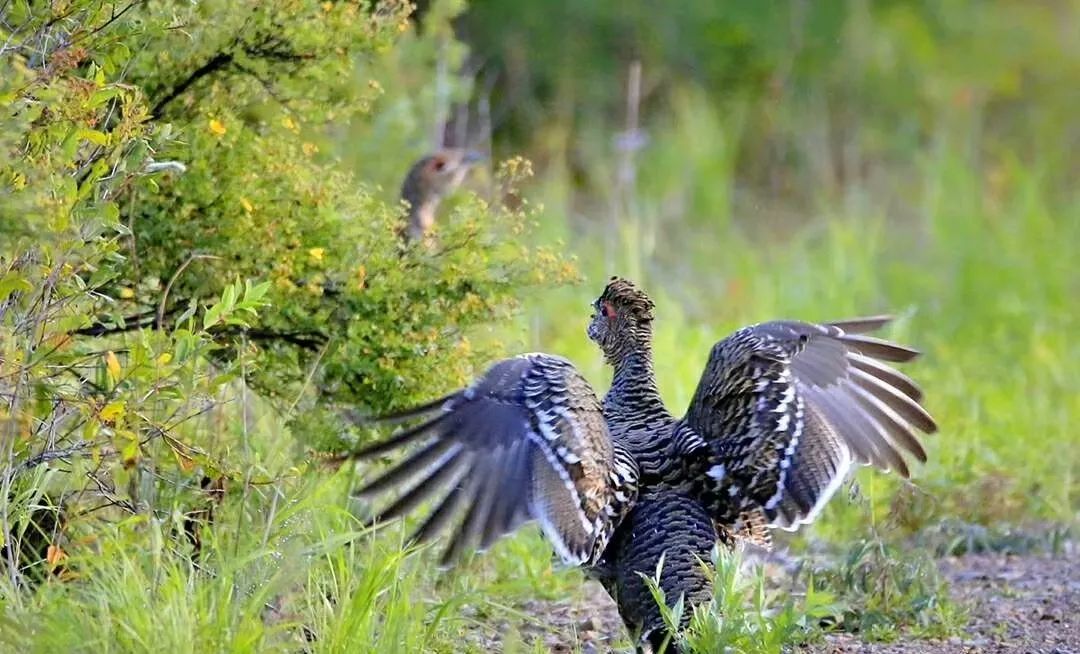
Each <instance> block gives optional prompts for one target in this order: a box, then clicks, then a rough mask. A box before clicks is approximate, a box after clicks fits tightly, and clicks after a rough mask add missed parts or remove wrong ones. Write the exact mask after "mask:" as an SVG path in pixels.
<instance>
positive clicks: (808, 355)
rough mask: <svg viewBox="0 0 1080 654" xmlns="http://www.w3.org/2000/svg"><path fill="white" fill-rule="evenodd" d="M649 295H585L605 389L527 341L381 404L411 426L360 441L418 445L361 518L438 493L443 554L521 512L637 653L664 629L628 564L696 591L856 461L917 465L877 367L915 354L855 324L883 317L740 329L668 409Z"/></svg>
mask: <svg viewBox="0 0 1080 654" xmlns="http://www.w3.org/2000/svg"><path fill="white" fill-rule="evenodd" d="M653 308H654V305H653V303H652V301H651V300H650V299H649V298H648V296H647V295H646V294H645V293H644V292H642V291H641V290H639V289H638V288H636V287H635V286H634V285H633V284H631V283H630V282H628V281H626V280H623V279H619V278H612V280H611V282H610V283H609V284H608V285H607V287H606V288H605V289H604V292H603V294H602V295H601V296H600V297H599V299H597V300H596V302H595V314H594V315H593V317H592V321H591V322H590V324H589V327H588V334H589V338H591V339H592V340H593V341H595V342H596V343H597V344H598V345H599V346H600V348H601V349H602V350H603V352H604V356H605V358H606V360H607V362H608V363H609V364H610V365H611V366H613V367H614V370H615V373H614V378H613V381H612V385H611V389H610V390H609V391H608V393H607V394H606V395H605V396H604V398H603V401H600V400H599V399H598V398H597V396H596V394H595V392H594V391H593V389H592V388H591V387H590V386H589V384H588V382H586V381H585V378H584V377H582V375H581V374H580V373H579V372H578V371H577V370H576V369H575V368H574V365H573V364H572V363H570V362H569V361H567V360H566V359H563V358H561V357H557V356H554V355H550V354H525V355H521V356H517V357H513V358H510V359H506V360H503V361H500V362H498V363H496V364H495V365H493V366H492V367H491V368H490V369H489V370H488V371H487V372H486V373H485V374H484V375H483V376H482V377H481V378H480V379H478V380H477V381H476V382H475V383H473V384H472V385H470V386H468V387H467V388H464V389H462V390H459V391H456V392H454V393H451V394H450V395H447V396H446V397H442V398H439V399H438V400H435V401H433V402H430V403H428V404H425V405H423V406H420V407H417V408H415V409H413V410H411V411H408V412H406V413H404V414H400V415H399V416H395V417H396V418H403V419H409V418H417V419H419V418H422V419H423V422H421V423H420V424H419V425H418V426H416V427H413V428H411V429H408V430H405V431H402V432H400V433H398V434H397V435H395V436H393V437H391V438H390V439H389V440H386V441H385V442H382V443H378V444H376V445H373V446H371V447H369V448H367V449H366V450H363V451H362V452H360V453H358V456H360V457H362V458H370V457H375V456H379V455H383V454H387V453H389V452H392V451H394V450H397V449H399V448H406V447H408V446H416V448H415V450H413V451H412V453H411V454H410V455H409V456H408V457H407V458H406V459H404V460H403V461H401V462H400V463H398V464H397V465H396V466H395V467H393V468H391V469H390V470H389V471H388V472H386V473H384V474H383V475H382V476H381V477H379V478H377V479H375V480H374V481H371V482H370V483H369V484H367V485H366V486H365V487H363V488H362V489H361V490H360V491H359V494H360V495H362V496H367V497H370V496H375V495H378V494H381V493H383V492H385V491H390V490H392V489H400V490H401V491H402V492H400V494H399V495H398V496H397V499H396V500H394V501H393V502H392V503H391V504H390V505H389V506H388V507H386V508H385V509H384V510H383V511H382V512H381V513H380V514H379V515H378V517H377V518H376V519H375V522H385V521H388V520H392V519H395V518H398V517H401V516H403V515H405V514H407V513H409V512H411V511H412V510H413V509H415V508H416V507H418V506H419V505H420V504H421V503H423V502H425V501H428V500H432V499H436V498H437V497H438V494H440V493H445V494H444V495H442V497H441V498H440V499H439V501H438V502H436V503H435V508H434V510H433V511H432V513H431V514H430V515H429V516H428V518H427V519H426V521H425V522H424V523H423V524H422V525H421V526H420V528H419V530H418V531H417V532H416V534H415V539H416V540H417V541H420V542H424V541H428V540H430V539H432V538H433V537H434V536H436V535H437V534H439V533H440V532H441V531H442V530H443V529H444V528H446V527H448V526H451V525H454V529H453V532H452V537H451V538H450V543H449V546H448V549H447V550H446V553H445V556H444V562H447V563H449V562H452V561H454V560H455V559H457V558H458V557H459V556H460V555H461V554H462V553H464V552H465V551H467V550H469V549H473V548H481V549H482V548H486V547H488V546H489V545H491V544H492V543H493V542H494V541H495V540H496V539H497V538H499V537H500V536H501V535H503V534H506V533H508V532H510V531H512V530H514V529H515V528H517V527H518V526H520V525H522V524H524V523H526V522H529V521H533V520H535V521H536V522H537V523H539V525H540V528H541V529H542V530H543V533H544V534H545V536H546V537H547V539H548V540H549V541H550V542H551V544H552V545H553V546H554V549H555V551H556V552H557V553H558V555H559V556H560V557H561V558H562V559H563V560H564V561H565V562H567V563H569V564H574V565H581V566H584V567H585V568H586V570H587V571H588V572H589V573H590V574H592V575H593V576H594V577H596V578H597V579H599V580H600V581H601V583H602V584H603V585H604V587H605V588H606V589H607V590H608V592H609V593H610V594H611V596H612V598H613V599H614V600H615V602H616V603H617V604H618V607H619V612H620V614H621V615H622V617H623V620H624V622H625V623H626V626H627V628H628V629H629V630H630V631H631V633H632V634H634V637H635V638H636V639H637V642H638V646H639V650H640V651H651V650H653V649H654V648H655V647H657V646H658V643H660V642H661V641H662V640H663V639H664V638H665V637H666V635H667V634H666V632H665V627H664V624H663V621H662V619H661V617H660V612H659V609H658V607H657V606H656V604H655V602H654V601H653V598H652V595H651V594H650V593H649V591H648V589H647V587H646V585H645V582H644V580H643V579H642V578H641V576H640V575H639V574H638V573H639V572H640V573H644V574H645V575H647V576H652V575H654V574H655V571H656V567H657V563H658V562H659V561H660V558H661V556H663V557H664V565H663V568H662V572H661V576H660V580H659V581H660V587H661V588H662V589H663V590H664V593H665V596H666V598H667V601H668V602H670V603H674V602H675V601H676V600H677V599H678V598H679V597H680V596H684V597H685V601H686V603H687V605H688V606H690V607H692V606H694V605H696V604H699V603H702V602H706V601H708V599H709V598H710V597H711V588H710V585H709V581H708V578H707V576H706V574H705V571H704V570H703V569H702V567H701V565H700V563H699V560H700V561H708V560H709V558H710V552H711V549H712V547H713V546H714V544H716V543H717V542H720V543H723V544H725V545H727V546H731V545H733V544H734V543H735V542H736V541H737V540H739V539H746V540H750V541H754V542H757V543H759V544H762V545H766V546H767V545H768V543H769V528H771V527H780V528H783V529H789V530H793V529H795V528H797V527H798V526H799V525H800V524H805V523H808V522H810V521H812V520H813V519H814V518H815V517H816V516H817V515H818V512H819V511H820V510H821V508H822V506H824V504H825V503H826V502H827V501H828V500H829V498H830V497H831V496H832V495H833V493H834V492H835V491H836V489H837V487H839V486H840V484H841V483H842V482H843V480H844V479H845V477H846V476H847V474H848V472H849V470H850V469H851V468H852V465H853V464H854V463H862V464H872V465H874V466H877V467H878V468H880V469H882V470H893V471H895V472H897V473H899V474H901V475H903V476H905V477H906V476H907V475H908V466H907V463H906V462H905V459H904V455H905V453H906V454H907V455H910V456H914V457H915V458H916V459H918V460H920V461H925V460H926V451H925V450H924V449H923V447H922V445H921V444H920V442H919V439H918V437H917V436H916V432H917V431H922V432H926V433H931V432H933V431H935V429H936V426H935V424H934V421H933V419H932V418H931V417H930V415H929V414H928V413H927V412H926V410H925V409H923V407H922V406H920V403H919V402H920V399H921V397H922V394H921V392H920V391H919V388H918V387H917V386H916V385H915V383H914V382H912V381H911V379H909V378H908V377H907V376H905V375H903V374H901V373H899V372H897V371H896V370H894V369H893V368H891V367H889V366H888V365H885V364H883V363H882V361H887V362H904V361H908V360H910V359H912V358H914V357H915V356H916V355H917V352H915V351H914V350H911V349H908V348H906V347H903V346H900V345H896V344H894V343H890V342H887V341H884V340H880V339H876V338H872V337H869V336H865V335H863V334H864V333H865V332H869V331H872V330H875V329H878V328H880V327H882V326H883V325H885V324H886V323H888V322H889V318H887V317H873V318H863V319H857V320H848V321H842V322H834V323H825V324H820V325H818V324H812V323H805V322H796V321H777V322H768V323H762V324H759V325H754V326H751V327H746V328H744V329H740V330H739V331H737V332H735V333H734V334H732V335H731V336H728V337H727V338H725V339H724V340H722V341H720V342H719V343H717V344H716V345H715V346H714V347H713V348H712V351H711V353H710V354H709V359H708V362H707V363H706V365H705V371H704V373H703V374H702V377H701V381H700V382H699V384H698V387H697V391H696V392H695V393H694V397H693V400H692V401H691V402H690V407H689V408H688V409H687V412H686V415H685V416H683V417H682V418H677V417H675V416H674V415H672V414H671V413H670V412H669V411H668V410H667V408H666V407H665V406H664V404H663V402H662V401H661V399H660V393H659V392H658V390H657V386H656V379H655V375H654V373H653V358H652V356H653V355H652V321H653ZM690 615H691V611H689V610H688V611H685V612H684V613H683V616H684V626H685V621H686V620H688V619H689V617H690Z"/></svg>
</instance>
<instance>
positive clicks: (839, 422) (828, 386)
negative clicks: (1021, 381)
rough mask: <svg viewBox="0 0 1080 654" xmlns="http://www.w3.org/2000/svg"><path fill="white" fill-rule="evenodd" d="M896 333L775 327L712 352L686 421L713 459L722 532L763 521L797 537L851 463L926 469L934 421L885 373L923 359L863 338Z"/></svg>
mask: <svg viewBox="0 0 1080 654" xmlns="http://www.w3.org/2000/svg"><path fill="white" fill-rule="evenodd" d="M888 322H889V318H887V317H872V318H862V319H856V320H848V321H842V322H835V323H826V324H821V325H816V324H811V323H804V322H795V321H776V322H769V323H763V324H760V325H754V326H751V327H747V328H744V329H741V330H739V331H737V332H735V333H734V334H732V335H731V336H729V337H728V338H726V339H724V340H722V341H720V342H719V343H717V344H716V345H715V346H714V347H713V349H712V352H711V354H710V357H709V362H708V364H707V365H706V368H705V372H704V373H703V375H702V378H701V381H700V383H699V385H698V388H697V391H696V392H695V395H694V398H693V400H692V401H691V403H690V407H689V409H688V411H687V414H686V416H685V417H684V418H683V420H684V422H685V423H686V424H687V425H688V426H689V427H690V428H692V429H693V430H694V431H695V432H696V433H697V434H698V435H699V436H700V437H701V440H702V441H703V447H705V448H706V452H707V454H706V455H705V457H704V460H705V462H706V465H705V468H704V474H703V478H702V479H700V480H698V481H699V483H700V484H701V485H703V486H704V488H705V493H706V496H707V497H709V498H711V499H710V501H711V503H712V504H713V511H714V513H715V514H717V518H718V520H721V521H724V520H730V519H731V515H729V514H735V513H737V512H739V511H747V510H749V511H754V510H759V509H760V510H763V511H764V513H765V516H766V518H767V519H768V520H769V522H770V524H771V525H773V526H778V527H784V528H787V529H794V528H796V527H797V526H798V525H800V524H804V523H807V522H810V521H812V520H813V519H814V518H815V517H816V515H817V513H818V512H819V511H820V510H821V508H822V506H824V504H825V503H826V502H827V501H828V499H829V498H830V497H831V496H832V494H833V493H834V492H835V491H836V489H837V488H838V487H839V485H840V483H841V482H842V481H843V479H844V477H845V475H846V474H847V471H848V469H849V468H850V466H851V464H852V462H855V461H857V462H859V463H863V464H869V465H874V466H877V467H878V468H880V469H882V470H893V471H895V472H897V473H899V474H900V475H903V476H905V477H907V476H908V465H907V462H906V460H905V456H913V457H915V458H916V459H918V460H919V461H925V460H926V451H925V450H924V449H923V446H922V444H921V442H920V441H919V438H918V435H917V432H920V431H921V432H925V433H932V432H934V431H935V430H936V429H937V427H936V425H935V424H934V420H933V418H931V417H930V415H929V414H928V413H927V412H926V410H925V409H924V408H923V407H922V406H921V405H920V403H919V402H920V400H921V398H922V393H921V391H920V390H919V388H918V387H917V386H916V385H915V383H914V382H912V381H911V379H909V378H908V377H907V376H905V375H903V374H902V373H900V372H899V371H897V370H895V369H893V368H892V367H890V366H888V365H887V364H886V363H884V362H889V363H900V362H905V361H909V360H911V359H913V358H914V357H915V356H917V355H918V353H917V352H916V351H915V350H912V349H910V348H906V347H903V346H901V345H897V344H895V343H890V342H888V341H884V340H881V339H877V338H873V337H870V336H865V335H864V333H865V332H868V331H872V330H874V329H878V328H880V327H882V326H883V325H885V324H887V323H888ZM699 458H700V457H699Z"/></svg>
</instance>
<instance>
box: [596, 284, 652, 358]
mask: <svg viewBox="0 0 1080 654" xmlns="http://www.w3.org/2000/svg"><path fill="white" fill-rule="evenodd" d="M654 307H655V305H654V304H653V301H652V300H650V299H649V296H648V295H646V294H645V291H642V290H641V289H639V288H638V287H637V286H635V285H634V284H633V283H632V282H630V281H628V280H625V279H622V278H621V277H612V278H611V280H610V281H609V282H608V284H607V286H606V287H604V292H603V293H601V294H600V297H599V298H597V299H596V302H594V303H593V308H594V309H595V313H593V316H592V321H591V322H589V329H588V333H589V338H591V339H592V340H594V341H596V343H597V345H599V346H600V349H602V350H603V351H604V355H605V357H606V358H607V359H608V361H609V362H611V363H614V362H615V359H617V358H618V357H620V356H622V355H624V354H625V353H626V351H627V350H626V348H627V347H634V346H637V345H643V344H645V343H644V341H643V339H646V338H647V337H648V336H649V334H650V333H651V327H652V319H653V308H654Z"/></svg>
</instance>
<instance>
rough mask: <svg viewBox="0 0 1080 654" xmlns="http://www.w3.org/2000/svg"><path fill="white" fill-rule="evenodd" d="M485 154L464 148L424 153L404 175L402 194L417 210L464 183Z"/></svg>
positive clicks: (441, 197) (436, 200)
mask: <svg viewBox="0 0 1080 654" xmlns="http://www.w3.org/2000/svg"><path fill="white" fill-rule="evenodd" d="M483 158H484V157H483V155H481V154H479V153H477V152H474V151H473V150H465V149H462V148H445V149H442V150H439V151H437V152H433V153H431V154H429V155H427V156H425V157H422V158H421V159H420V160H419V161H417V162H416V163H414V164H413V166H412V168H410V169H409V174H408V175H406V176H405V182H404V184H402V186H401V197H402V199H403V200H407V201H408V202H409V204H410V205H411V206H412V209H413V210H414V211H416V210H419V209H420V208H421V207H423V206H424V205H426V204H430V203H435V202H438V201H439V200H441V199H443V198H444V197H446V196H447V195H449V194H450V193H452V192H453V191H454V189H456V188H457V187H458V186H459V185H461V182H462V181H463V180H464V179H465V175H466V173H468V172H469V169H470V168H472V167H473V166H475V165H476V164H477V163H479V162H480V161H482V160H483Z"/></svg>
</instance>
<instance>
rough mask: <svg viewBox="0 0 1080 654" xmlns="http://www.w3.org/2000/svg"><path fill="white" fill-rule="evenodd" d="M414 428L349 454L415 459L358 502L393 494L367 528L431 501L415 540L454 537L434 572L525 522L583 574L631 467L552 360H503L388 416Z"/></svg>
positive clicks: (590, 398)
mask: <svg viewBox="0 0 1080 654" xmlns="http://www.w3.org/2000/svg"><path fill="white" fill-rule="evenodd" d="M421 418H422V419H423V421H422V422H421V423H420V424H418V425H417V426H415V427H412V428H410V429H407V430H404V431H402V432H400V433H398V434H396V435H394V436H392V437H391V438H389V439H388V440H386V441H383V442H381V443H376V444H375V445H373V446H371V447H369V448H367V449H365V450H363V451H361V452H358V453H356V454H355V455H353V456H354V457H355V458H361V459H363V458H373V457H376V456H379V455H384V454H387V453H390V452H393V451H397V450H402V449H405V448H414V449H413V450H412V451H411V453H410V454H409V455H408V456H407V457H405V458H404V459H402V460H401V461H400V462H399V463H397V464H396V465H395V466H393V467H391V468H390V469H389V470H388V471H386V472H384V473H383V474H382V475H381V476H379V477H377V478H375V479H374V480H372V481H370V482H369V483H368V484H367V485H366V486H364V487H363V488H361V489H360V490H359V491H357V494H358V495H359V496H361V497H375V496H379V495H383V494H387V493H389V492H391V491H397V497H396V499H395V500H393V501H392V502H391V503H390V504H389V505H388V506H386V507H385V508H384V509H383V510H382V511H381V512H379V514H378V515H377V516H376V518H375V519H374V520H373V521H372V523H373V524H374V523H379V522H387V521H390V520H393V519H396V518H400V517H402V516H404V515H406V514H409V513H411V512H413V511H414V510H415V509H417V508H418V507H419V506H420V505H421V504H423V503H425V502H428V501H432V500H436V501H435V502H434V509H433V510H432V511H431V513H430V514H429V515H428V517H427V519H426V520H425V521H424V522H423V524H422V525H421V526H420V527H419V529H418V530H417V531H416V533H415V534H414V539H415V540H416V541H418V542H427V541H430V540H432V539H433V538H435V537H436V536H437V535H438V534H440V533H441V532H443V531H445V530H446V529H447V528H448V527H451V526H453V530H452V531H453V535H452V537H451V539H450V544H449V546H448V547H447V550H446V553H445V555H444V558H443V561H444V563H450V562H452V561H454V560H456V559H458V558H459V557H460V556H461V555H462V554H463V553H464V552H466V551H467V550H470V549H474V548H481V549H485V548H487V547H488V546H489V545H491V544H492V543H493V542H494V541H495V540H496V539H497V538H499V537H500V536H502V535H503V534H506V533H509V532H511V531H513V530H514V529H516V528H517V527H519V526H520V525H521V524H523V523H525V522H528V521H530V520H536V521H537V522H539V524H540V527H541V529H542V530H543V532H544V534H545V536H546V537H547V538H548V540H549V541H550V542H551V543H552V545H553V547H554V548H555V550H556V552H557V553H558V554H559V555H560V557H561V558H562V559H563V560H564V561H566V562H567V563H570V564H581V563H589V562H592V561H593V560H594V559H595V558H596V557H597V556H598V555H599V552H600V551H602V550H603V548H604V546H605V545H606V544H607V541H608V539H609V538H610V536H611V531H612V530H613V529H614V527H615V525H616V524H617V522H618V520H619V519H620V518H621V516H622V515H623V514H625V512H626V511H627V510H628V509H629V507H630V505H631V503H632V502H633V498H634V493H635V490H634V485H635V483H636V475H637V471H636V468H635V467H634V465H633V461H632V459H630V457H629V456H627V455H626V453H625V452H624V451H622V450H621V448H619V447H617V446H615V445H614V444H613V443H612V441H611V438H610V436H609V433H608V428H607V424H606V422H605V421H604V418H603V415H602V413H601V410H600V403H599V401H598V400H597V398H596V394H595V393H594V392H593V390H592V388H591V387H590V386H589V384H588V382H586V381H585V379H584V378H583V377H582V376H581V374H580V373H579V372H578V371H577V370H576V369H575V368H574V366H573V365H572V364H571V363H570V362H568V361H566V360H565V359H562V358H561V357H556V356H552V355H547V354H528V355H522V356H518V357H513V358H510V359H505V360H503V361H500V362H498V363H496V364H495V365H493V366H492V367H491V368H490V369H489V370H488V371H487V372H486V373H485V374H484V375H483V376H482V377H481V378H480V379H479V380H477V381H476V382H475V383H474V384H472V385H471V386H469V387H467V388H465V389H462V390H460V391H457V392H455V393H452V394H450V395H448V396H446V397H444V398H441V399H440V400H437V401H435V402H431V403H428V404H426V405H423V406H421V407H418V408H417V409H415V410H413V411H409V412H406V413H405V414H400V415H398V416H394V417H393V419H394V420H399V419H421Z"/></svg>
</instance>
